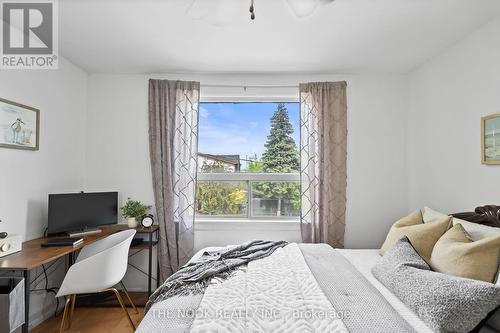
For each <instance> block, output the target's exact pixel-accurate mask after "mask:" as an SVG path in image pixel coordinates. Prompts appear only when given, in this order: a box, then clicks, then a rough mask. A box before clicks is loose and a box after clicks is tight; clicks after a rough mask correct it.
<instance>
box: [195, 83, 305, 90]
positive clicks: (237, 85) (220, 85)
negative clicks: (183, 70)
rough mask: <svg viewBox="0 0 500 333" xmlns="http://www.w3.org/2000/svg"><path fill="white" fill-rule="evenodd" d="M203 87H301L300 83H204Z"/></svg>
mask: <svg viewBox="0 0 500 333" xmlns="http://www.w3.org/2000/svg"><path fill="white" fill-rule="evenodd" d="M201 86H202V87H212V88H242V89H246V88H299V85H298V84H293V85H292V84H290V85H254V84H203V83H201Z"/></svg>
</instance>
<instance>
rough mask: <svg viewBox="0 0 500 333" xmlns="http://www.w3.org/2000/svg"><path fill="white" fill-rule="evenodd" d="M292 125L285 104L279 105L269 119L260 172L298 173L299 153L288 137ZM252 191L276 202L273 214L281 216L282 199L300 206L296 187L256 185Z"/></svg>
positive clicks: (295, 206)
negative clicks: (256, 191) (269, 125)
mask: <svg viewBox="0 0 500 333" xmlns="http://www.w3.org/2000/svg"><path fill="white" fill-rule="evenodd" d="M292 134H293V126H292V124H291V123H290V118H289V117H288V110H287V109H286V106H285V104H283V103H279V104H278V107H277V109H276V111H275V112H274V114H273V116H272V118H271V130H270V133H269V135H268V137H267V142H266V144H265V148H266V150H265V152H264V154H262V171H263V172H274V173H277V172H279V173H290V172H299V167H300V163H299V152H298V149H297V145H296V143H295V141H294V139H293V138H292ZM255 188H256V189H257V190H258V191H259V192H261V193H262V195H263V196H264V197H265V198H267V199H276V200H277V207H276V215H277V216H280V215H282V211H283V208H284V207H283V199H284V198H288V199H290V201H291V203H292V207H293V208H294V209H296V210H298V208H299V206H300V185H299V184H296V183H288V182H259V183H256V184H255Z"/></svg>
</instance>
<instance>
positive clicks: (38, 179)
mask: <svg viewBox="0 0 500 333" xmlns="http://www.w3.org/2000/svg"><path fill="white" fill-rule="evenodd" d="M0 92H1V93H0V97H2V98H5V99H8V100H12V101H16V102H19V103H22V104H26V105H29V106H33V107H35V108H38V109H40V150H39V151H24V150H16V149H6V148H0V219H1V220H3V223H1V224H0V230H1V231H7V232H8V233H10V234H20V235H22V236H23V238H24V239H32V238H36V237H40V236H41V235H42V234H43V230H44V229H45V227H46V226H47V194H49V193H58V192H66V191H78V190H80V189H81V188H82V186H83V175H84V159H85V149H84V144H85V140H84V135H85V114H86V105H87V74H86V73H85V72H83V71H82V70H80V69H78V68H77V67H75V66H74V65H72V64H71V63H69V62H68V61H66V60H65V59H61V60H60V69H59V70H26V71H22V70H17V71H8V70H4V71H1V72H0ZM36 273H37V272H34V274H33V275H36ZM55 275H56V276H55V278H54V279H55V282H54V284H55V285H57V284H56V282H57V281H58V280H59V279H60V276H57V274H55ZM52 301H53V297H50V298H45V297H44V295H43V294H42V293H34V294H33V296H32V303H31V310H32V311H31V314H32V315H31V317H32V318H34V319H36V320H39V319H40V316H41V315H42V314H41V312H39V311H41V310H42V309H44V307H43V306H42V304H44V306H47V309H51V310H49V311H53V308H52V307H50V306H48V304H50V303H52Z"/></svg>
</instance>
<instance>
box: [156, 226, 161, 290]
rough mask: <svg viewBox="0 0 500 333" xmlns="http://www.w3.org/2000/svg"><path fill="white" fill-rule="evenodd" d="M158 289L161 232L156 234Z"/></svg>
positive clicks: (158, 282) (158, 286)
mask: <svg viewBox="0 0 500 333" xmlns="http://www.w3.org/2000/svg"><path fill="white" fill-rule="evenodd" d="M156 288H160V231H159V230H158V231H157V232H156Z"/></svg>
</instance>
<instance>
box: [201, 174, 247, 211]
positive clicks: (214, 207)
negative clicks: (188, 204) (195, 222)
mask: <svg viewBox="0 0 500 333" xmlns="http://www.w3.org/2000/svg"><path fill="white" fill-rule="evenodd" d="M243 189H246V184H245V183H244V182H243V183H237V184H235V183H234V182H210V181H203V182H198V186H197V187H196V206H197V212H198V214H201V215H209V216H213V215H215V216H223V215H241V214H244V213H245V211H246V205H245V204H246V202H247V194H246V191H244V190H243Z"/></svg>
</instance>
